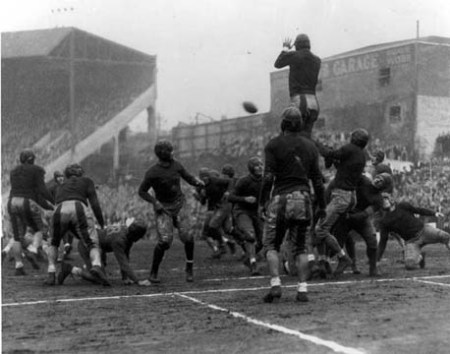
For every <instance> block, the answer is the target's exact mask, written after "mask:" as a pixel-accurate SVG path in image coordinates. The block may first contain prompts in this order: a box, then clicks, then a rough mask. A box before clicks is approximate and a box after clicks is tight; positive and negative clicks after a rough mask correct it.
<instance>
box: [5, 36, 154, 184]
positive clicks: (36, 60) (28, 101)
mask: <svg viewBox="0 0 450 354" xmlns="http://www.w3.org/2000/svg"><path fill="white" fill-rule="evenodd" d="M71 41H72V42H71ZM70 45H73V52H72V54H71V51H70V50H69V48H70ZM154 69H155V59H154V57H153V56H150V55H147V54H143V53H140V52H137V51H135V50H133V49H130V48H126V47H123V46H121V45H119V44H116V43H113V42H109V41H107V40H104V39H102V38H99V37H96V36H94V35H92V34H89V33H86V32H83V31H80V30H78V29H74V28H56V29H51V30H37V31H25V32H12V33H2V190H3V193H5V191H7V189H8V183H9V181H8V180H9V171H10V170H11V169H12V168H13V166H14V165H15V164H16V163H17V162H18V161H17V158H18V155H19V153H20V151H22V150H23V149H26V148H31V149H33V151H35V153H36V155H37V159H36V163H37V164H39V165H41V166H46V165H47V164H48V163H50V162H52V161H53V160H55V159H56V158H57V157H59V156H60V155H61V154H62V153H64V152H66V151H68V150H70V149H72V148H73V147H74V146H75V145H76V144H77V143H78V142H80V141H82V140H83V139H85V138H86V137H87V136H89V135H90V134H91V133H92V132H94V131H95V130H96V129H97V128H98V127H100V126H102V125H104V124H105V123H106V122H108V121H109V120H110V119H111V118H113V117H114V116H115V115H116V114H117V113H118V112H120V111H122V110H123V109H124V108H125V107H127V106H128V105H130V104H131V103H132V102H133V100H134V99H135V98H136V97H138V96H139V95H140V94H141V93H142V92H143V91H145V90H146V89H147V88H148V87H150V86H151V85H152V84H153V83H154V80H155V78H154V75H155V70H154ZM71 97H73V101H72V103H71ZM71 108H72V109H73V110H72V111H71Z"/></svg>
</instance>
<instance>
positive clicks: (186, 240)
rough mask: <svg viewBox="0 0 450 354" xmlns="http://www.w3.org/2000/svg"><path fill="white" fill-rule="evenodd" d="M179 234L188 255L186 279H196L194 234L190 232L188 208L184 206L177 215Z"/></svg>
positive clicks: (189, 280) (190, 280) (188, 280)
mask: <svg viewBox="0 0 450 354" xmlns="http://www.w3.org/2000/svg"><path fill="white" fill-rule="evenodd" d="M177 228H178V235H179V236H180V240H181V242H183V244H184V253H185V255H186V265H185V272H186V281H187V282H193V281H194V247H195V240H194V234H193V233H191V232H189V218H188V215H187V214H186V209H185V208H182V209H181V210H180V212H179V213H178V217H177Z"/></svg>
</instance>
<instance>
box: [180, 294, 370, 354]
mask: <svg viewBox="0 0 450 354" xmlns="http://www.w3.org/2000/svg"><path fill="white" fill-rule="evenodd" d="M175 295H178V296H179V297H182V298H184V299H187V300H190V301H192V302H195V303H197V304H200V305H202V306H206V307H208V308H210V309H213V310H217V311H222V312H226V313H228V314H230V315H231V316H233V317H236V318H240V319H243V320H244V321H246V322H248V323H251V324H254V325H257V326H261V327H265V328H269V329H272V330H274V331H277V332H281V333H284V334H289V335H293V336H295V337H298V338H300V339H303V340H306V341H308V342H311V343H314V344H317V345H322V346H325V347H327V348H330V349H332V350H333V351H335V352H338V353H345V354H365V353H366V352H365V351H362V350H361V349H355V348H350V347H344V346H343V345H341V344H338V343H336V342H333V341H330V340H324V339H321V338H319V337H316V336H312V335H309V334H305V333H302V332H300V331H296V330H293V329H290V328H287V327H283V326H280V325H275V324H271V323H268V322H264V321H260V320H257V319H254V318H252V317H249V316H246V315H244V314H242V313H240V312H236V311H231V310H228V309H226V308H223V307H219V306H216V305H213V304H210V303H207V302H204V301H201V300H198V299H196V298H193V297H191V296H187V295H185V294H181V293H175Z"/></svg>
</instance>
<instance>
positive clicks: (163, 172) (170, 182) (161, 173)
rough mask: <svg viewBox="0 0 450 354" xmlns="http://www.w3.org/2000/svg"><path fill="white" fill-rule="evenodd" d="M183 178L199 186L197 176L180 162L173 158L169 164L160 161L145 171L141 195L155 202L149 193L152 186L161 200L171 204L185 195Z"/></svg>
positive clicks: (157, 197) (148, 200)
mask: <svg viewBox="0 0 450 354" xmlns="http://www.w3.org/2000/svg"><path fill="white" fill-rule="evenodd" d="M181 178H182V179H184V180H185V181H186V182H187V183H189V184H190V185H192V186H196V187H198V186H199V183H198V182H197V180H196V179H195V177H194V176H192V175H191V174H190V173H189V172H187V171H186V169H185V168H184V167H183V165H182V164H181V163H180V162H178V161H176V160H173V161H172V162H171V163H170V164H168V165H163V164H161V163H159V162H158V163H156V164H155V165H153V166H152V167H150V168H149V169H148V171H147V172H146V173H145V176H144V180H143V181H142V183H141V185H140V186H139V192H138V193H139V196H140V197H141V198H142V199H144V200H146V201H147V202H149V203H154V201H155V200H154V198H153V196H151V195H150V194H149V193H148V190H149V189H150V188H152V189H153V191H154V192H155V197H156V199H157V200H158V201H159V202H161V203H167V204H170V203H173V202H175V201H178V200H180V198H182V197H183V193H182V191H181Z"/></svg>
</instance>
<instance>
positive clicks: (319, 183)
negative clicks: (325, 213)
mask: <svg viewBox="0 0 450 354" xmlns="http://www.w3.org/2000/svg"><path fill="white" fill-rule="evenodd" d="M313 156H314V157H313V163H312V164H311V168H310V171H309V176H308V178H309V179H310V180H311V182H312V186H313V189H314V194H315V198H316V201H317V204H318V206H319V209H321V210H325V208H326V206H327V204H326V201H325V187H324V185H323V178H322V172H320V167H319V156H318V154H317V152H316V153H315V154H314V155H313Z"/></svg>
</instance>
